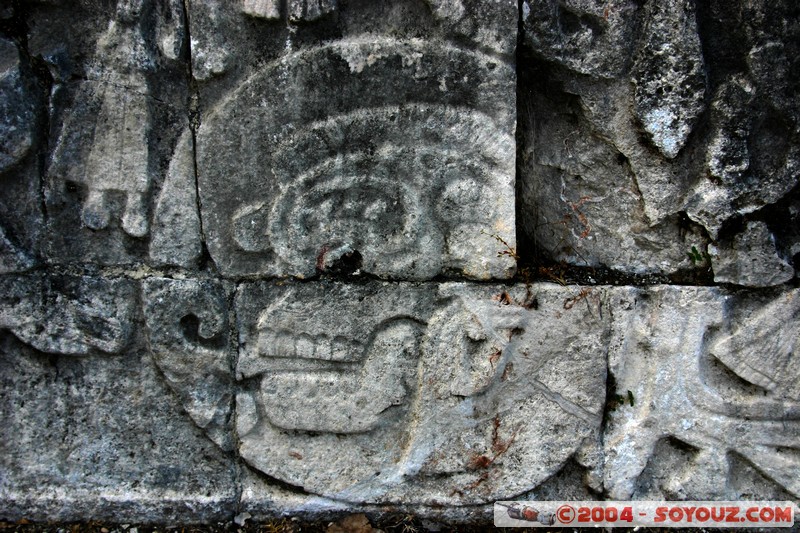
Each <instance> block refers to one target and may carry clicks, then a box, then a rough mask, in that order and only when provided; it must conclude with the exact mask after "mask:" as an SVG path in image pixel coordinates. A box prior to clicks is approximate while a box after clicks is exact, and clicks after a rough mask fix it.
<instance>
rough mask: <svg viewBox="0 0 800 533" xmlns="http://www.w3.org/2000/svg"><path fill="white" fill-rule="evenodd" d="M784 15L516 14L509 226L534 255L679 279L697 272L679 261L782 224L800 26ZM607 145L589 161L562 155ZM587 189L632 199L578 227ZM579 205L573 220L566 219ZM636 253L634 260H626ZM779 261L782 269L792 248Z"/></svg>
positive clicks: (587, 5)
mask: <svg viewBox="0 0 800 533" xmlns="http://www.w3.org/2000/svg"><path fill="white" fill-rule="evenodd" d="M790 4H791V2H783V1H781V2H777V3H776V4H770V5H767V4H766V3H764V2H750V3H748V2H733V3H731V2H720V1H716V0H714V1H712V2H707V3H695V2H694V1H690V0H686V1H684V0H680V1H677V0H676V1H668V2H649V3H645V4H644V5H639V3H637V4H636V5H635V6H634V4H633V3H631V5H630V6H627V7H628V8H630V9H629V10H630V13H627V14H626V15H627V17H626V18H614V17H615V16H619V9H620V8H623V9H624V8H626V4H624V3H623V2H610V3H609V2H594V3H592V2H572V1H561V2H556V1H553V2H536V3H535V5H534V3H523V12H522V17H523V28H524V29H525V32H526V33H525V34H524V36H523V40H522V42H523V43H524V44H525V47H526V53H528V54H529V56H528V57H525V56H523V61H522V62H521V67H522V73H521V75H520V76H521V79H522V85H521V87H522V90H521V93H520V94H522V95H523V97H524V98H525V100H523V101H522V102H521V106H522V110H523V116H524V117H525V116H529V117H530V119H526V120H525V121H524V122H523V123H522V124H521V127H522V129H523V135H522V141H523V146H522V158H521V159H522V163H523V165H522V166H521V187H519V188H518V190H519V191H520V192H521V200H522V206H521V209H520V210H519V211H518V213H519V216H520V218H521V220H520V227H522V228H523V229H524V231H525V237H526V240H527V241H529V242H533V243H534V246H535V247H536V250H535V252H534V255H537V256H538V257H540V258H542V257H543V258H546V259H550V260H554V261H565V262H567V263H568V264H574V265H597V264H602V265H606V266H609V267H611V268H614V269H617V270H621V271H623V272H630V273H643V272H659V273H664V274H676V273H679V272H681V271H686V270H687V269H689V268H692V267H693V266H695V265H688V264H687V263H686V261H685V259H682V257H681V253H679V251H680V249H681V248H683V249H684V253H683V256H684V257H685V256H686V252H688V251H689V250H691V249H692V247H693V246H694V247H695V248H696V249H698V250H705V245H706V243H707V242H708V241H709V240H710V241H711V242H710V243H709V244H714V246H715V247H716V248H717V249H719V250H721V249H723V248H728V247H729V246H730V244H731V243H732V242H733V240H734V234H735V231H736V228H738V227H740V226H741V222H742V217H743V216H747V215H751V214H754V213H758V214H761V213H762V212H763V213H766V212H768V211H773V210H777V211H780V210H781V209H783V207H780V205H781V204H782V203H785V202H787V201H788V200H789V199H790V198H791V195H792V194H794V193H793V191H794V190H795V188H796V186H797V175H798V172H797V166H798V161H799V160H798V150H800V142H798V139H800V137H798V132H800V130H798V128H800V122H799V120H800V112H798V105H797V103H796V102H797V98H795V97H793V96H790V95H795V94H796V82H794V81H792V80H793V79H794V78H793V76H794V77H796V72H797V60H796V57H797V56H798V54H797V51H798V49H797V44H796V43H797V42H798V41H797V38H796V37H797V35H800V25H799V24H797V17H796V14H797V13H796V6H794V7H793V6H791V5H790ZM633 7H636V8H635V9H633ZM625 35H628V36H627V37H623V36H625ZM619 42H622V43H623V44H622V45H620V44H619ZM589 47H591V52H588V53H581V52H582V51H583V50H584V49H585V48H589ZM621 58H635V60H634V61H633V62H632V63H629V62H626V61H622V60H621ZM792 72H794V73H795V74H792ZM706 100H709V103H710V106H709V109H707V108H706ZM554 121H555V122H560V125H559V126H556V127H555V128H554V131H555V135H553V134H552V132H551V131H550V130H548V126H549V125H550V124H552V123H553V122H554ZM548 123H549V124H548ZM585 139H589V140H585ZM606 143H607V144H608V147H607V148H604V149H603V150H602V151H600V152H598V149H597V148H590V149H589V154H584V153H582V152H580V151H579V150H573V146H576V145H577V146H580V145H588V146H597V145H598V144H600V145H602V144H606ZM654 148H655V149H654ZM600 154H602V158H603V159H602V162H603V163H602V164H601V163H599V162H598V155H600ZM615 159H617V161H618V163H619V166H617V165H615V164H614V160H615ZM569 162H574V164H572V165H570V164H569ZM570 175H573V176H577V177H579V178H576V179H574V180H570ZM587 176H588V177H587ZM628 176H630V178H628ZM629 179H630V180H632V183H633V187H631V186H629V185H628V184H629V183H631V181H629ZM584 180H586V181H589V182H590V184H591V185H587V184H585V183H584V182H583V181H584ZM562 182H563V183H564V184H565V186H563V187H562V186H561V183H562ZM592 182H595V183H598V184H603V185H602V187H603V189H605V190H609V189H611V188H612V186H611V185H610V184H614V185H615V186H616V187H617V188H618V189H617V190H620V191H631V193H630V194H628V193H624V192H623V194H621V195H618V197H617V198H615V201H614V205H613V206H609V208H606V209H603V210H602V211H601V212H600V213H591V212H587V211H589V209H588V208H587V209H583V206H584V205H585V204H590V203H591V202H592V199H596V198H604V197H605V196H604V194H599V195H598V194H597V190H598V186H597V185H594V184H593V183H592ZM603 189H601V190H603ZM583 198H586V199H585V200H584V203H583V204H581V206H580V207H581V210H580V212H577V211H576V210H575V209H574V208H572V207H570V204H575V205H577V204H578V203H579V201H580V199H583ZM632 204H633V205H635V206H636V207H635V208H632ZM583 217H585V219H586V220H585V222H584V221H581V219H582V218H583ZM593 217H594V219H593ZM615 219H618V220H620V221H621V223H620V224H619V225H615V224H614V222H612V221H613V220H615ZM593 222H594V223H593ZM589 226H592V229H593V230H594V231H593V233H594V235H593V236H592V237H593V238H592V240H594V241H595V242H591V241H590V240H588V239H587V238H586V237H588V234H586V229H587V228H588V227H589ZM687 232H688V233H687ZM704 233H705V234H707V235H703V234H704ZM631 239H633V240H634V241H635V242H634V244H635V246H634V249H635V252H634V253H626V252H625V250H628V249H630V244H631ZM595 243H596V244H595ZM601 243H602V244H601ZM780 246H781V247H782V248H783V250H784V253H787V254H788V251H789V250H790V249H791V247H792V244H791V243H780ZM770 247H771V243H769V242H764V243H762V244H761V245H760V246H759V248H760V249H767V250H770V251H767V252H766V253H767V256H764V257H762V258H761V261H762V262H766V263H769V262H770V261H771V260H772V259H771V256H773V255H774V254H773V252H772V251H771V248H770ZM722 253H723V254H732V253H735V252H734V251H733V250H732V249H728V250H726V251H725V252H722ZM711 267H712V268H713V267H714V265H713V262H712V265H711ZM776 276H777V277H781V275H778V274H776Z"/></svg>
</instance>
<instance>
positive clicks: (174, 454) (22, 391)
mask: <svg viewBox="0 0 800 533" xmlns="http://www.w3.org/2000/svg"><path fill="white" fill-rule="evenodd" d="M145 353H146V350H145V349H144V347H143V346H141V345H139V346H137V348H136V349H134V350H130V351H126V353H125V354H123V355H120V356H117V357H102V356H90V357H80V358H75V357H69V358H66V357H60V356H51V355H46V354H42V353H40V352H37V351H35V350H32V349H31V348H29V347H27V346H25V345H23V344H21V343H20V342H19V341H17V340H16V339H15V338H14V337H13V336H11V335H9V334H8V333H6V332H0V419H2V424H0V442H2V443H3V444H2V449H3V453H2V454H0V471H2V473H3V474H2V476H0V502H2V503H0V519H2V520H4V521H16V520H20V519H23V518H24V519H26V520H31V521H41V522H47V521H65V522H66V521H81V520H87V519H90V518H91V519H93V520H103V521H108V522H112V523H117V522H122V523H124V522H127V521H137V522H160V523H164V522H168V523H174V522H178V521H181V522H183V521H187V520H188V521H192V522H203V521H212V520H226V519H229V517H230V516H232V514H233V512H232V509H234V508H235V505H236V501H237V500H236V490H235V485H234V479H235V478H234V475H235V469H234V465H233V463H232V461H231V459H230V457H227V456H225V455H223V454H222V453H221V452H220V451H219V450H218V449H217V448H216V447H215V446H214V444H212V443H211V441H209V440H207V439H205V438H204V437H203V435H202V433H201V431H200V430H199V429H197V428H196V427H195V426H194V425H193V424H192V423H191V421H189V420H188V419H187V418H186V417H185V415H183V413H181V408H180V406H179V405H178V402H177V401H176V400H175V399H174V398H173V396H172V394H171V393H170V391H169V389H168V388H167V387H166V386H165V385H164V384H163V383H162V380H161V378H160V376H159V374H158V372H157V370H156V369H155V367H154V366H153V365H152V364H151V363H150V361H149V356H147V355H144V354H145Z"/></svg>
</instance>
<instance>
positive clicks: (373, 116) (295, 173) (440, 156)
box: [190, 0, 516, 280]
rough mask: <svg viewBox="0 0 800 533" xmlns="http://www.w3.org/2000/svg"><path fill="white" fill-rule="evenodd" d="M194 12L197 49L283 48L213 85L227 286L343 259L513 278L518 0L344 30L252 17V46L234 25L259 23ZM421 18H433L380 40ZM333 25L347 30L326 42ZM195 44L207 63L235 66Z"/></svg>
mask: <svg viewBox="0 0 800 533" xmlns="http://www.w3.org/2000/svg"><path fill="white" fill-rule="evenodd" d="M406 4H408V5H406ZM192 5H193V6H194V5H197V6H198V8H197V12H196V13H195V12H194V8H192V11H191V13H190V15H192V16H194V17H195V20H197V19H199V22H198V27H199V28H200V29H199V31H198V39H202V38H203V36H204V35H208V38H209V39H214V38H217V37H213V35H222V36H221V37H219V38H220V39H222V38H224V39H225V40H226V45H225V46H224V47H222V48H221V50H223V51H225V50H227V51H235V50H239V49H240V47H244V46H245V45H249V43H250V41H248V39H250V40H251V41H252V40H256V41H257V40H258V39H259V38H260V39H261V40H262V44H261V46H264V47H265V49H266V50H268V52H267V54H268V55H267V59H265V60H262V61H260V62H259V63H258V64H255V65H250V64H249V62H248V60H247V59H245V61H244V64H243V65H241V66H239V67H237V68H234V67H232V66H231V67H229V68H228V67H224V68H223V67H220V68H221V69H222V70H221V71H220V73H219V76H218V78H217V79H214V78H208V79H203V78H202V77H201V81H202V82H203V83H202V84H201V87H200V93H201V102H203V104H202V108H201V123H200V126H199V129H198V131H197V155H198V159H197V163H198V182H199V188H200V196H201V198H200V199H201V205H202V218H203V227H204V230H205V235H206V237H207V245H208V249H209V252H210V254H211V257H212V258H213V259H214V261H215V263H216V264H217V266H218V268H219V269H220V271H221V272H222V273H223V275H225V276H242V275H248V276H252V275H259V276H287V275H289V276H295V277H299V278H309V277H313V276H315V275H317V273H318V272H320V271H327V270H328V268H329V267H336V266H337V264H339V263H341V259H342V257H343V256H347V257H346V258H345V259H346V260H347V261H350V262H351V263H352V264H351V266H350V269H351V270H360V271H361V272H364V273H370V274H374V275H377V276H379V277H382V278H388V279H409V280H425V279H430V278H433V277H434V276H436V275H439V274H442V273H453V274H463V275H465V276H466V277H469V278H475V279H490V278H507V277H510V276H511V275H513V273H514V269H515V265H514V262H513V260H512V259H511V258H510V257H509V256H508V255H498V254H497V252H498V250H499V249H502V247H501V246H500V245H498V240H497V238H496V237H500V238H502V239H503V240H505V241H506V242H507V243H508V244H509V246H511V247H513V246H515V223H514V216H515V214H514V203H513V197H514V167H513V161H514V154H515V143H514V125H515V110H514V100H515V88H514V87H515V85H514V84H515V73H514V69H513V62H512V60H511V56H509V55H505V54H507V53H508V52H510V51H511V50H512V49H513V43H514V39H515V35H516V34H515V29H516V17H514V16H512V15H513V14H514V13H515V4H514V3H513V2H500V3H495V4H492V5H491V6H488V5H487V4H486V3H480V2H432V3H431V4H430V5H428V6H422V7H421V6H418V5H417V6H412V5H411V2H397V3H394V4H392V5H389V4H383V3H374V5H370V6H366V5H363V6H359V7H355V6H351V7H350V8H349V10H348V9H345V8H344V7H342V6H339V8H338V10H337V17H338V18H337V19H336V20H337V21H338V22H335V21H333V19H331V18H330V17H323V16H320V18H319V20H317V18H313V21H314V22H312V21H311V20H307V21H306V22H305V24H304V25H298V26H292V25H291V24H290V26H289V30H286V29H285V28H283V27H281V26H276V25H275V22H271V20H272V19H271V18H269V17H267V18H264V17H258V18H256V19H247V20H249V22H248V28H249V29H248V30H246V31H245V32H243V36H242V37H241V38H238V37H237V36H236V35H227V34H226V33H225V32H220V29H221V28H225V27H228V26H227V25H230V24H232V21H233V20H237V19H236V17H239V18H240V19H246V17H247V13H245V14H242V13H235V12H232V10H234V8H233V7H232V6H230V5H228V4H225V6H223V5H221V4H219V3H215V2H211V1H210V0H209V1H205V2H193V3H192ZM246 5H247V6H249V7H257V6H256V5H255V3H252V5H251V4H250V3H248V4H246ZM293 5H294V4H293V3H290V7H291V6H293ZM330 5H331V6H334V4H333V3H331V4H330ZM259 6H261V7H264V9H265V12H268V11H269V9H267V8H269V7H270V6H269V5H267V4H263V5H262V4H259ZM292 9H293V8H292ZM406 11H410V12H413V13H414V15H415V16H417V17H419V19H420V21H423V22H424V24H423V23H422V22H421V24H422V25H421V26H415V27H414V31H413V32H412V30H411V28H410V27H407V25H410V23H409V22H408V21H403V23H402V24H401V25H400V26H399V28H400V29H399V30H398V29H395V30H394V31H389V28H388V27H386V28H370V31H366V30H367V28H368V26H367V24H373V25H374V24H376V22H375V21H377V20H380V21H383V22H381V24H387V25H388V21H400V20H402V17H401V15H402V14H403V13H405V12H406ZM215 13H216V14H215ZM367 15H369V16H370V17H373V18H370V19H369V21H368V19H367ZM478 17H480V24H477V22H476V19H477V18H478ZM291 20H292V15H290V23H291ZM435 20H441V21H442V23H441V24H438V25H434V24H433V21H435ZM215 21H216V22H217V25H216V26H215V25H214V24H215ZM334 22H335V23H336V24H338V26H337V28H338V31H339V32H341V35H340V36H339V37H338V38H336V39H331V38H329V39H324V36H325V35H326V34H325V31H326V28H328V29H329V27H330V25H331V24H334ZM398 23H399V22H398ZM255 28H258V31H256V29H255ZM384 29H385V30H386V31H384ZM287 31H288V33H286V32H287ZM212 32H213V35H212ZM281 32H283V33H281ZM262 34H263V35H262ZM282 34H283V35H285V39H284V40H281V41H279V42H273V41H275V40H276V39H277V37H276V36H278V35H282ZM464 35H468V36H469V39H470V41H469V42H470V44H469V46H464V45H461V44H460V43H461V42H462V40H463V39H464ZM254 42H255V41H254ZM457 43H459V44H457ZM209 47H210V45H209ZM495 48H496V49H497V51H493V49H495ZM195 49H196V50H197V53H196V54H195V55H194V57H195V58H197V61H199V62H201V64H216V63H220V64H223V63H224V61H223V60H222V59H220V60H219V61H216V62H215V61H212V60H211V59H209V57H210V56H209V54H211V55H213V54H212V52H209V53H208V54H205V52H204V50H205V48H203V47H202V46H200V45H198V46H197V47H195ZM195 49H193V50H195ZM487 50H489V51H487ZM490 52H491V53H490ZM241 54H242V55H243V57H245V58H249V57H250V54H249V53H248V52H247V51H246V50H242V52H241ZM273 57H274V59H273ZM198 68H200V67H198V66H196V67H195V70H197V69H198Z"/></svg>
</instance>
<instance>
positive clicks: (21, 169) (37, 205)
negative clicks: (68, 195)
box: [0, 38, 43, 273]
mask: <svg viewBox="0 0 800 533" xmlns="http://www.w3.org/2000/svg"><path fill="white" fill-rule="evenodd" d="M41 96H42V95H41V93H40V91H39V90H37V87H36V84H35V79H34V76H33V75H32V73H31V68H30V65H29V64H27V63H26V62H25V61H23V59H22V58H21V56H20V51H19V49H18V48H17V46H16V45H15V44H14V43H13V42H12V41H11V40H8V39H5V38H0V273H9V272H22V271H25V270H28V269H30V268H31V267H33V266H34V265H35V264H36V263H37V260H38V256H39V252H40V235H41V227H42V222H43V220H42V209H41V204H42V202H41V183H40V180H39V176H38V175H37V168H36V154H35V150H33V147H34V146H36V140H37V137H38V131H37V130H38V127H39V120H40V117H41V110H40V106H41Z"/></svg>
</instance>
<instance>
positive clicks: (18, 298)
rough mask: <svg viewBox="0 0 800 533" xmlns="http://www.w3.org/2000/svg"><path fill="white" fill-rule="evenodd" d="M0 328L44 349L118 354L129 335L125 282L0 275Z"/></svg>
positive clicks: (129, 290) (130, 290)
mask: <svg viewBox="0 0 800 533" xmlns="http://www.w3.org/2000/svg"><path fill="white" fill-rule="evenodd" d="M0 287H2V290H0V294H1V295H2V296H0V327H2V328H3V329H6V330H8V331H9V332H11V333H13V334H14V335H15V336H16V337H17V338H18V339H19V340H20V341H22V342H24V343H25V344H27V345H30V346H31V347H33V348H35V349H37V350H39V351H41V352H46V353H54V354H70V355H85V354H87V353H89V352H92V351H95V350H100V351H102V352H105V353H109V354H115V353H119V352H120V351H121V350H122V349H123V348H125V347H126V345H127V344H128V342H129V340H130V338H131V334H132V333H133V329H134V325H133V320H134V313H135V306H136V289H135V286H134V284H133V283H132V282H131V281H130V280H125V279H116V280H108V279H102V278H88V277H75V276H42V275H28V276H13V277H12V276H7V277H3V278H0Z"/></svg>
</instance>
